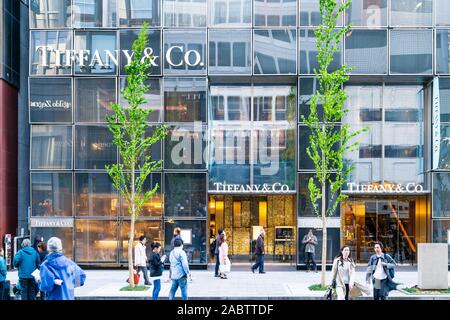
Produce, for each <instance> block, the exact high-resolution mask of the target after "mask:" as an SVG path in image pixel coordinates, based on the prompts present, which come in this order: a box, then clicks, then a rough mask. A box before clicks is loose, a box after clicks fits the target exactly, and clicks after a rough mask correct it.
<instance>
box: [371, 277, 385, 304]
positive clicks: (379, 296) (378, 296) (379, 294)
mask: <svg viewBox="0 0 450 320" xmlns="http://www.w3.org/2000/svg"><path fill="white" fill-rule="evenodd" d="M386 282H387V279H383V280H381V281H380V289H375V286H374V287H373V300H387V296H386V295H385V294H383V292H385V290H384V287H385V286H386Z"/></svg>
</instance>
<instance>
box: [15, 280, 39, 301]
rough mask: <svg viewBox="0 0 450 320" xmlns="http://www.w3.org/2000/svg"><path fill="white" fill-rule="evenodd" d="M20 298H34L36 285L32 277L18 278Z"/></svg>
mask: <svg viewBox="0 0 450 320" xmlns="http://www.w3.org/2000/svg"><path fill="white" fill-rule="evenodd" d="M19 282H20V288H21V289H20V293H21V297H22V300H36V295H37V292H38V287H37V284H36V281H35V280H34V278H30V279H19Z"/></svg>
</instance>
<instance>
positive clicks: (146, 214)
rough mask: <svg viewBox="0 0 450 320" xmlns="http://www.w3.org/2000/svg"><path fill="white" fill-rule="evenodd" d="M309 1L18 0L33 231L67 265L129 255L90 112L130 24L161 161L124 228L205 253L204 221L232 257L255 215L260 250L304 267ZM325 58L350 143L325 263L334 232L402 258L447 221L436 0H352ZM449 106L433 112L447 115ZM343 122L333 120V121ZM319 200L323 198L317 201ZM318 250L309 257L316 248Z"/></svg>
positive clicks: (441, 0)
mask: <svg viewBox="0 0 450 320" xmlns="http://www.w3.org/2000/svg"><path fill="white" fill-rule="evenodd" d="M318 3H319V1H318V0H297V1H296V0H275V1H273V0H271V1H268V0H264V1H263V0H253V1H252V0H195V1H194V0H192V1H190V0H183V1H182V0H177V1H175V0H30V2H29V26H30V28H29V39H30V50H29V51H30V55H29V66H30V67H29V79H28V86H29V87H28V89H29V101H28V102H29V124H30V207H31V210H30V211H31V215H30V219H29V228H30V231H31V235H32V237H33V238H35V237H43V238H45V239H48V238H49V237H51V236H59V237H60V238H62V239H63V243H64V248H65V251H66V253H67V254H68V255H69V256H71V257H73V258H74V259H75V260H76V261H77V262H78V263H80V264H92V265H100V264H101V265H120V264H123V263H125V262H126V260H127V237H128V230H129V226H130V219H129V216H128V215H127V208H126V206H125V205H124V202H123V199H120V197H119V196H118V194H117V192H116V191H115V190H114V188H113V186H112V183H111V181H110V179H109V177H108V175H107V173H106V171H105V165H107V164H111V163H117V162H118V161H120V158H119V156H118V152H117V148H116V147H115V145H114V144H113V143H112V136H111V134H110V133H109V131H108V129H107V128H106V121H105V116H106V115H110V114H111V113H112V109H111V107H110V104H111V103H112V102H119V103H122V104H124V102H125V101H124V100H123V98H122V97H121V95H120V90H121V88H123V87H124V85H125V72H124V67H125V65H126V64H127V62H128V60H129V59H130V56H131V54H132V52H131V44H132V42H133V41H134V40H135V39H136V38H137V35H138V33H139V31H140V28H141V26H142V23H143V22H144V21H147V22H148V23H149V24H150V29H149V31H148V36H149V44H148V47H149V48H148V50H147V51H146V53H147V54H153V60H152V67H151V70H150V71H151V78H150V79H149V80H148V84H149V85H150V88H151V89H150V92H149V93H148V94H147V96H146V98H147V103H146V105H145V107H147V108H152V109H153V110H154V111H153V112H152V113H151V114H150V117H149V119H148V122H149V123H150V124H151V128H150V129H149V133H151V130H153V129H152V128H153V127H154V126H158V125H161V124H163V123H164V124H166V125H167V126H168V127H169V133H168V135H167V136H166V138H165V139H164V140H163V141H161V142H160V143H159V144H158V145H155V146H154V147H153V148H152V157H153V159H162V160H163V163H164V165H163V168H162V170H161V171H158V172H155V173H153V174H152V175H151V176H150V177H149V179H148V182H147V186H146V187H147V188H151V187H152V186H155V184H156V183H158V185H159V186H160V188H159V189H158V193H157V195H156V196H155V197H153V198H152V199H151V200H150V201H149V202H148V203H146V204H145V206H144V209H143V212H142V213H141V215H140V218H139V220H138V222H137V226H136V233H135V237H138V236H139V235H141V234H145V235H147V237H148V238H149V239H150V240H151V241H160V242H162V243H164V244H165V245H164V247H165V250H166V251H168V250H170V240H171V238H172V232H173V229H174V228H175V227H180V228H181V229H182V236H183V239H184V242H185V246H184V247H185V249H186V251H187V252H188V258H189V262H190V263H191V264H192V265H198V266H203V267H204V266H206V264H207V263H208V262H209V259H210V258H211V257H212V255H211V252H210V244H211V243H212V241H213V239H214V236H215V235H216V233H217V229H218V228H225V230H226V231H228V240H229V244H230V253H231V256H232V258H233V260H234V261H239V260H241V261H249V259H250V258H251V256H252V250H253V243H254V240H255V234H256V233H257V232H258V230H259V227H261V226H262V227H264V228H265V229H266V230H267V238H266V253H267V255H268V260H269V261H272V260H273V261H275V262H290V263H292V264H294V265H297V266H299V267H301V266H302V265H304V252H303V250H304V249H303V246H302V244H301V240H302V238H303V236H304V235H305V234H306V233H307V231H308V229H310V228H314V229H315V230H316V231H315V232H316V234H317V236H318V238H319V243H321V227H322V226H321V222H320V220H319V219H317V217H316V216H315V215H314V213H313V212H312V208H311V204H310V203H309V197H308V191H307V185H308V178H309V177H310V176H311V174H312V173H313V171H314V170H313V166H312V162H311V160H310V159H309V157H308V155H307V154H306V148H307V146H308V144H309V140H308V132H309V129H308V128H307V127H306V126H305V124H304V123H303V122H302V116H306V115H307V114H308V110H309V101H310V97H311V95H312V94H313V93H314V91H315V90H316V88H317V85H318V83H317V80H316V79H315V77H314V72H313V70H314V68H315V67H317V57H316V56H317V50H316V48H315V42H316V38H315V35H314V30H315V28H316V27H317V26H318V25H319V24H320V22H321V21H320V12H319V9H318ZM349 23H351V24H352V28H351V30H350V31H349V32H348V33H347V34H346V35H345V37H344V39H342V40H343V41H342V45H341V50H340V52H338V53H337V54H336V56H335V60H334V61H333V64H332V68H337V67H339V66H341V65H342V64H344V63H345V64H346V65H348V66H350V67H353V70H352V71H351V78H350V80H349V82H348V83H347V84H346V85H345V90H346V92H347V93H348V95H349V98H348V100H347V102H346V106H345V107H346V108H347V109H348V110H349V112H348V113H347V115H346V117H345V118H344V119H343V120H342V123H348V124H350V126H351V128H352V129H354V130H356V129H360V128H363V127H367V128H368V131H367V132H365V133H363V134H362V135H361V136H359V137H358V141H360V143H361V144H360V146H359V149H358V150H356V151H354V152H352V153H350V154H348V155H346V158H345V161H346V163H347V164H349V165H350V164H353V165H355V168H356V169H355V171H354V172H353V173H352V175H351V177H349V181H348V184H347V185H346V187H345V189H344V190H342V192H345V193H347V194H348V195H349V198H348V199H347V200H346V201H345V202H344V203H342V205H341V206H340V208H339V210H337V212H336V214H335V216H334V217H331V218H330V219H329V223H328V248H329V250H328V260H329V262H331V259H332V257H333V256H334V255H335V254H336V253H337V252H338V250H339V247H340V246H341V245H343V244H347V245H350V246H351V248H352V250H353V252H354V254H355V256H356V259H357V261H358V262H365V261H367V259H368V257H369V255H370V253H371V250H372V248H373V243H374V241H376V240H381V241H382V242H383V243H384V244H385V245H386V249H387V251H388V252H389V253H391V254H392V255H393V256H394V258H395V259H396V260H397V261H399V262H401V263H414V262H415V259H416V257H415V255H416V246H417V243H420V242H447V241H449V233H450V202H449V201H447V199H448V198H449V197H448V194H449V191H448V190H449V188H450V175H449V174H450V172H448V170H449V168H450V158H449V155H448V154H449V152H448V141H449V137H450V130H449V128H450V116H449V115H450V78H449V77H448V76H449V75H450V60H449V55H450V49H449V48H450V45H449V44H450V36H449V35H450V3H449V2H448V1H445V0H435V1H432V0H420V1H419V0H405V1H389V0H353V4H352V6H351V7H350V8H349V10H348V11H347V12H346V15H345V17H342V19H341V20H340V22H339V25H341V26H343V25H347V24H349ZM447 116H449V118H448V119H447V118H446V117H447ZM339 125H341V123H336V126H339ZM328 198H329V197H328V196H327V201H329V200H330V199H328ZM320 254H321V246H318V247H317V250H316V255H317V256H318V257H320Z"/></svg>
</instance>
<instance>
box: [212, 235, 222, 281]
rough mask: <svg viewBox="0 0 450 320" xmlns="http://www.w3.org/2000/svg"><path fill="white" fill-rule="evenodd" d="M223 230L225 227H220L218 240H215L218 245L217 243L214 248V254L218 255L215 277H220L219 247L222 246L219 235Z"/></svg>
mask: <svg viewBox="0 0 450 320" xmlns="http://www.w3.org/2000/svg"><path fill="white" fill-rule="evenodd" d="M222 232H223V229H222V228H219V230H218V234H217V236H216V240H215V242H216V245H215V248H214V255H215V256H216V269H215V273H214V277H219V267H220V261H219V247H220V245H219V237H220V235H221V234H222Z"/></svg>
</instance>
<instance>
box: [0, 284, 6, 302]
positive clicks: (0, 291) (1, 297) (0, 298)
mask: <svg viewBox="0 0 450 320" xmlns="http://www.w3.org/2000/svg"><path fill="white" fill-rule="evenodd" d="M4 284H5V281H2V282H0V300H3V294H4V292H3V285H4Z"/></svg>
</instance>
